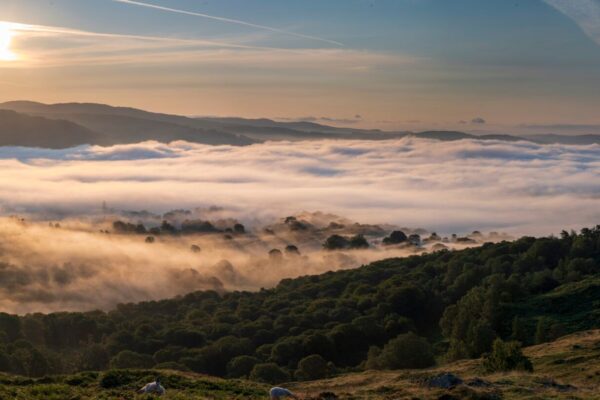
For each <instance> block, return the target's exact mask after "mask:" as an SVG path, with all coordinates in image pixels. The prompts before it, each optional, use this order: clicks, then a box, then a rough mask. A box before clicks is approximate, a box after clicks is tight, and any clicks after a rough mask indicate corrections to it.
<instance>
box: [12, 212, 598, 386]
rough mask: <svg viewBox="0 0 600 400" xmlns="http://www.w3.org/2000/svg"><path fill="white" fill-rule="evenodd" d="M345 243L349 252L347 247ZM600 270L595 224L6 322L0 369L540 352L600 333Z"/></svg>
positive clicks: (341, 362) (38, 371) (231, 369)
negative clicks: (407, 341) (414, 345)
mask: <svg viewBox="0 0 600 400" xmlns="http://www.w3.org/2000/svg"><path fill="white" fill-rule="evenodd" d="M289 223H290V224H293V220H290V222H289ZM186 226H188V228H189V229H192V228H191V227H192V226H196V225H195V224H193V223H191V222H190V223H189V224H188V225H186ZM196 227H197V226H196ZM164 228H165V232H166V230H168V229H169V227H168V226H165V227H164ZM299 229H301V228H299ZM159 231H160V229H159ZM240 232H241V231H240ZM159 233H161V234H162V232H159ZM178 234H182V233H181V232H179V233H178ZM238 234H241V233H238ZM395 237H397V239H402V237H401V235H399V234H396V235H395ZM343 239H344V240H345V241H346V242H347V244H346V245H345V246H348V247H345V248H349V246H350V244H349V243H350V241H351V239H352V238H343ZM336 240H338V239H336ZM336 240H333V242H335V241H336ZM358 241H360V240H358ZM334 247H335V246H334ZM598 265H600V228H599V227H597V228H594V229H584V230H582V231H581V233H580V234H575V233H566V234H563V235H562V236H561V237H560V238H554V237H550V238H540V239H535V238H530V237H524V238H521V239H518V240H516V241H513V242H502V243H497V244H491V243H488V244H484V245H482V246H480V247H475V248H470V249H465V250H461V251H451V252H450V251H448V252H436V253H432V254H425V255H420V256H411V257H405V258H393V259H387V260H381V261H378V262H375V263H372V264H370V265H367V266H364V267H361V268H357V269H353V270H343V271H337V272H328V273H325V274H322V275H318V276H304V277H300V278H296V279H284V280H283V281H281V282H280V284H279V285H278V286H277V287H275V288H272V289H266V290H261V291H258V292H254V293H250V292H230V293H223V294H220V293H216V292H214V291H201V292H194V293H190V294H187V295H184V296H179V297H177V298H174V299H169V300H161V301H150V302H142V303H139V304H120V305H119V306H117V307H116V309H114V310H112V311H110V312H108V313H106V312H101V311H94V312H87V313H53V314H48V315H43V314H30V315H27V316H23V317H18V316H11V315H8V314H0V371H6V372H9V373H16V374H22V375H29V376H41V375H46V374H60V373H72V372H77V371H83V370H105V369H106V368H108V367H110V366H114V367H137V368H140V367H141V368H144V367H150V366H153V365H157V366H158V367H160V368H169V367H173V368H175V369H188V370H191V371H195V372H200V373H205V374H211V375H217V376H247V375H250V374H251V372H252V371H253V370H254V369H255V368H256V367H257V366H258V365H262V364H265V363H274V364H275V366H277V367H278V368H279V370H280V371H283V373H284V374H287V373H288V372H289V373H290V375H291V376H294V377H298V378H301V379H305V377H304V376H303V373H302V372H298V373H296V371H298V370H299V369H300V368H301V361H302V360H304V359H305V358H306V357H309V356H313V355H318V356H320V357H322V359H323V360H325V361H326V362H327V364H328V365H329V367H330V370H331V369H332V367H335V368H336V370H338V371H342V372H343V371H347V370H357V369H359V368H360V367H361V366H364V365H365V362H366V361H367V359H368V360H369V362H368V363H367V364H368V365H371V366H373V365H376V364H377V362H379V360H380V358H381V360H384V359H386V360H387V357H388V356H389V354H394V352H390V353H389V354H388V353H387V352H385V351H384V350H385V345H386V344H389V346H391V344H390V343H395V342H391V341H392V340H393V339H395V338H397V337H398V336H399V335H400V336H402V335H404V334H406V333H407V332H414V335H416V336H418V337H421V338H426V339H427V341H428V342H429V343H432V344H433V348H434V349H435V356H436V357H441V356H447V357H448V358H449V359H459V358H470V357H478V356H480V355H481V354H483V353H486V352H490V351H491V350H492V344H493V342H494V340H495V339H496V338H501V339H504V340H518V341H519V342H522V343H523V344H531V343H534V342H544V341H548V340H552V339H554V338H556V337H558V336H561V335H563V334H566V333H570V332H574V331H578V330H583V329H593V328H600V318H598V316H600V304H599V303H598V298H600V268H598ZM536 331H537V333H536ZM389 346H388V347H389ZM383 353H385V354H383ZM425 354H427V353H425ZM313 358H314V357H313ZM426 358H428V357H426ZM109 360H110V362H109ZM234 360H235V362H234ZM390 360H391V358H390ZM388 361H389V360H388ZM386 362H387V361H386ZM389 363H390V365H397V364H394V361H393V360H392V361H389ZM321 364H322V363H321ZM269 365H270V367H272V366H273V364H269ZM261 368H262V367H261ZM390 368H391V367H390ZM267 369H268V368H267ZM259 370H260V368H259ZM305 372H306V371H305ZM288 379H289V377H288ZM284 380H286V379H284Z"/></svg>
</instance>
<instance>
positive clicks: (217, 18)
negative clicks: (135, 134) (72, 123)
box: [0, 0, 600, 133]
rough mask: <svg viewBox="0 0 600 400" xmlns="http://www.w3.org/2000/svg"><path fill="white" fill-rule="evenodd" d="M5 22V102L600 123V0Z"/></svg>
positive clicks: (6, 11) (78, 15)
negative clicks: (30, 101)
mask: <svg viewBox="0 0 600 400" xmlns="http://www.w3.org/2000/svg"><path fill="white" fill-rule="evenodd" d="M0 21H4V22H0V101H10V100H18V99H27V100H35V101H42V102H47V103H55V102H70V101H77V102H99V103H107V104H112V105H126V106H133V107H139V108H143V109H148V110H152V111H161V112H168V113H177V114H185V115H198V116H201V115H211V116H242V117H250V118H258V117H269V118H280V119H310V120H328V121H335V120H339V121H344V123H345V124H353V125H355V126H360V127H374V128H381V129H388V130H395V129H402V130H405V129H407V130H419V129H430V128H439V129H441V128H444V129H445V128H453V129H458V128H461V129H462V130H472V131H478V130H479V131H506V130H507V129H518V128H519V127H524V126H536V127H538V128H539V129H541V130H546V129H548V130H552V129H554V128H556V127H558V126H561V127H565V126H570V127H573V129H574V131H576V132H577V133H599V132H600V114H599V113H598V112H597V108H598V104H600V0H486V1H481V0H453V1H448V0H302V1H300V0H296V1H292V0H252V1H249V0H143V1H127V0H2V2H0ZM578 127H579V129H578ZM582 127H583V128H582Z"/></svg>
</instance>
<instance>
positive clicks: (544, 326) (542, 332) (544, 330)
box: [535, 317, 550, 344]
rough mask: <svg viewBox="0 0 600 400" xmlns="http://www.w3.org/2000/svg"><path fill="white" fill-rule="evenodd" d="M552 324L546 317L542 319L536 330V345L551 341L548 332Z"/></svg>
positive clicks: (539, 320)
mask: <svg viewBox="0 0 600 400" xmlns="http://www.w3.org/2000/svg"><path fill="white" fill-rule="evenodd" d="M549 330H550V322H549V321H548V319H547V318H545V317H540V318H539V319H538V322H537V326H536V328H535V344H540V343H546V342H547V341H548V340H549V335H548V331H549Z"/></svg>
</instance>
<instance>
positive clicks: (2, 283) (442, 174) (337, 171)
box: [0, 138, 600, 313]
mask: <svg viewBox="0 0 600 400" xmlns="http://www.w3.org/2000/svg"><path fill="white" fill-rule="evenodd" d="M0 168H2V171H3V173H2V174H1V175H0V210H1V213H2V214H3V215H4V216H5V217H4V218H3V219H1V220H0V310H4V311H10V312H17V313H26V312H33V311H44V312H45V311H56V310H88V309H95V308H102V309H108V308H111V307H113V306H114V305H115V304H117V303H120V302H133V301H141V300H147V299H161V298H167V297H172V296H175V295H178V294H183V293H187V292H190V291H193V290H201V289H214V290H217V291H226V290H258V289H260V288H262V287H272V286H274V285H275V284H277V282H279V281H280V280H281V279H283V278H288V277H295V276H299V275H306V274H316V273H321V272H325V271H330V270H336V269H340V268H353V267H357V266H360V265H361V264H365V263H368V262H371V261H374V260H378V259H382V258H386V257H395V256H405V255H408V254H414V253H415V252H421V251H429V250H435V249H434V248H433V246H434V242H435V244H439V245H440V246H438V247H437V248H441V246H442V245H443V246H446V247H464V246H469V245H476V244H478V243H481V242H483V241H487V240H492V241H494V240H500V239H502V238H504V237H503V236H502V235H492V236H485V237H476V238H474V239H475V241H473V242H472V241H469V240H464V241H457V240H452V239H449V240H448V241H447V242H444V243H442V242H441V238H440V240H437V239H436V240H433V241H430V242H429V243H426V245H425V247H424V248H423V247H417V246H413V245H407V244H402V245H394V246H384V245H382V244H381V242H382V240H383V238H384V237H385V236H386V235H389V234H390V233H391V232H392V231H393V230H397V229H402V230H403V231H405V233H407V234H410V233H420V234H421V235H422V238H427V237H428V236H429V234H430V233H429V232H438V233H439V234H440V236H442V237H443V236H450V234H451V233H453V232H456V233H458V234H459V236H460V235H465V234H468V233H469V232H472V231H474V230H481V231H484V232H491V231H501V232H507V233H508V234H510V235H511V236H513V237H514V236H518V235H522V234H532V235H549V234H552V233H555V234H556V233H558V232H560V230H562V229H579V228H581V227H583V226H590V225H595V224H597V223H598V221H600V207H599V206H600V146H598V145H590V146H569V145H537V144H533V143H529V142H510V143H509V142H500V141H477V140H462V141H454V142H442V141H430V140H423V139H414V138H404V139H401V140H389V141H381V142H367V141H332V140H325V141H311V142H294V143H287V142H276V143H265V144H258V145H252V146H247V147H232V146H206V145H198V144H190V143H186V142H175V143H171V144H161V143H155V142H146V143H139V144H133V145H120V146H113V147H96V146H83V147H78V148H73V149H67V150H44V149H31V148H0ZM215 204H216V205H218V206H219V207H213V208H211V205H215ZM172 209H182V210H180V211H175V212H170V213H167V211H169V210H172ZM123 210H129V211H123ZM184 210H191V211H184ZM302 210H322V212H319V213H301V211H302ZM165 213H167V214H165ZM328 213H334V214H338V215H342V216H343V217H344V218H341V217H336V216H335V215H330V214H328ZM10 215H16V216H18V217H9V216H10ZM290 215H295V216H297V218H299V220H300V221H304V222H302V223H307V224H308V225H310V229H307V230H305V229H295V228H293V229H292V228H290V224H291V225H292V227H293V226H294V223H293V220H288V221H287V222H286V220H285V217H286V216H290ZM117 220H122V221H123V223H124V224H133V225H132V226H134V227H135V225H136V224H138V223H142V224H144V230H143V232H138V233H135V232H123V231H122V229H119V227H118V226H117V227H115V226H113V223H114V222H115V221H117ZM163 220H167V221H168V222H169V223H170V224H172V226H173V227H174V229H175V230H176V232H173V233H169V232H166V233H165V231H160V229H159V230H158V231H156V230H157V229H158V227H160V226H161V224H162V222H163ZM186 220H188V223H189V222H190V221H196V222H197V221H210V222H211V224H212V225H211V226H213V228H214V231H211V230H210V229H208V231H206V230H205V228H206V226H203V227H202V226H201V229H199V230H198V229H197V228H198V226H196V225H194V226H195V228H194V229H191V230H189V229H188V230H187V231H186V228H185V226H187V225H185V224H186ZM354 221H361V222H364V223H369V224H373V225H360V224H359V225H356V224H355V222H354ZM332 223H333V224H332ZM235 224H243V225H244V228H245V231H244V232H239V231H236V230H235ZM188 225H189V224H188ZM192 225H193V224H192ZM124 226H125V231H127V229H129V228H127V227H128V225H124ZM406 226H408V227H412V228H413V229H415V230H414V231H413V230H411V229H403V228H399V227H406ZM417 227H422V228H424V230H416V228H417ZM121 228H122V227H121ZM152 228H154V230H155V231H151V229H152ZM167 228H168V226H167ZM425 230H426V231H428V232H427V233H426V231H425ZM167 231H168V229H167ZM332 234H339V235H342V236H345V237H347V238H351V237H352V236H355V235H357V234H362V235H364V236H365V238H366V239H367V240H368V241H369V243H370V245H371V246H370V247H369V248H361V247H360V246H359V248H355V249H342V250H336V251H326V250H324V249H323V243H324V242H325V240H326V239H327V238H328V237H329V236H331V235H332ZM438 242H439V243H438ZM288 246H295V247H297V249H298V252H296V251H294V250H293V247H290V248H288V251H286V247H288ZM273 249H278V250H279V252H271V253H269V252H270V251H271V250H273Z"/></svg>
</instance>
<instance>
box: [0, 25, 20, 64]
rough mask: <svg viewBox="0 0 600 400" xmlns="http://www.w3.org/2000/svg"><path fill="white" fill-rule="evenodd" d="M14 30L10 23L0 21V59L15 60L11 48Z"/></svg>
mask: <svg viewBox="0 0 600 400" xmlns="http://www.w3.org/2000/svg"><path fill="white" fill-rule="evenodd" d="M13 36H14V32H13V30H12V29H11V25H10V24H8V23H6V22H0V61H15V60H16V59H17V55H16V54H15V53H14V52H13V51H12V50H11V44H12V39H13Z"/></svg>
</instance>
